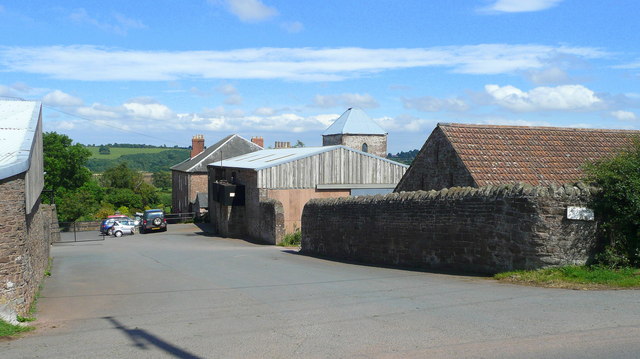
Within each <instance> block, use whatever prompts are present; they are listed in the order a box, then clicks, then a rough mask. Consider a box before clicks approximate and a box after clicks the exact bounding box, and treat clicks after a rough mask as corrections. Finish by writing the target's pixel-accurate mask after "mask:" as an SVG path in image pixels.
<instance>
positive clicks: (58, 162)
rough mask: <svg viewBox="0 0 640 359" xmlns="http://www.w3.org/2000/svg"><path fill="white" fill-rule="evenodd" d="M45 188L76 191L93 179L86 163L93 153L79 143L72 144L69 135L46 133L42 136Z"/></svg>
mask: <svg viewBox="0 0 640 359" xmlns="http://www.w3.org/2000/svg"><path fill="white" fill-rule="evenodd" d="M42 141H43V155H44V171H45V173H46V175H45V176H44V183H45V188H47V189H52V190H54V191H55V192H57V191H59V190H60V189H67V190H75V189H76V188H79V187H81V186H82V185H84V184H85V183H86V182H87V181H89V179H90V178H91V172H90V171H89V170H88V169H87V168H86V167H85V163H86V162H87V160H88V159H89V157H91V152H90V151H89V150H88V149H86V148H85V147H84V146H82V145H81V144H79V143H76V144H72V142H73V141H72V140H71V138H69V137H68V136H67V135H63V134H58V133H56V132H45V133H44V134H43V136H42Z"/></svg>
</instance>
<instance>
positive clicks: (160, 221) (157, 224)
mask: <svg viewBox="0 0 640 359" xmlns="http://www.w3.org/2000/svg"><path fill="white" fill-rule="evenodd" d="M161 223H162V218H160V217H158V218H154V219H153V225H154V226H159V225H160V224H161Z"/></svg>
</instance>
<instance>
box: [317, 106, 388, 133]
mask: <svg viewBox="0 0 640 359" xmlns="http://www.w3.org/2000/svg"><path fill="white" fill-rule="evenodd" d="M338 134H353V135H386V134H387V131H385V130H384V129H383V128H382V127H380V125H378V124H377V123H375V122H374V121H373V120H372V119H371V118H369V116H367V114H366V113H365V112H364V111H362V110H361V109H359V108H356V107H352V108H349V109H347V110H346V111H345V112H344V113H343V114H342V116H340V117H338V119H337V120H336V121H335V122H334V123H333V124H332V125H331V126H329V128H327V129H326V130H325V131H324V132H323V133H322V135H323V136H326V135H338Z"/></svg>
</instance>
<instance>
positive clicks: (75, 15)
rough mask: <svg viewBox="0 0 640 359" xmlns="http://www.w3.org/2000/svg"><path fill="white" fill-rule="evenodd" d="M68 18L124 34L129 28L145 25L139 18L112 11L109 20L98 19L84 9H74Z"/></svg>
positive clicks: (138, 27)
mask: <svg viewBox="0 0 640 359" xmlns="http://www.w3.org/2000/svg"><path fill="white" fill-rule="evenodd" d="M69 18H70V19H71V20H73V21H74V22H76V23H80V24H89V25H92V26H95V27H97V28H99V29H101V30H103V31H108V32H112V33H115V34H118V35H126V34H127V32H128V31H129V30H131V29H144V28H146V25H145V24H143V23H142V22H141V21H139V20H135V19H131V18H128V17H126V16H124V15H122V14H119V13H114V14H113V19H111V20H112V21H111V22H106V21H100V20H98V19H96V18H94V17H91V16H90V15H89V13H87V10H85V9H82V8H80V9H75V10H74V11H73V12H72V13H71V14H70V15H69Z"/></svg>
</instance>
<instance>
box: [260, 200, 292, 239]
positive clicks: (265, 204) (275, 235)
mask: <svg viewBox="0 0 640 359" xmlns="http://www.w3.org/2000/svg"><path fill="white" fill-rule="evenodd" d="M259 219H260V221H259V228H258V238H257V239H259V240H260V241H262V242H265V243H273V244H275V243H280V242H282V239H283V238H284V234H285V221H284V208H283V207H282V203H280V201H278V200H275V199H267V200H263V201H260V218H259Z"/></svg>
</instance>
